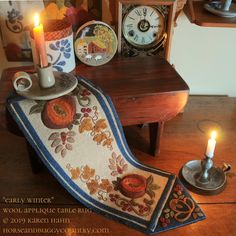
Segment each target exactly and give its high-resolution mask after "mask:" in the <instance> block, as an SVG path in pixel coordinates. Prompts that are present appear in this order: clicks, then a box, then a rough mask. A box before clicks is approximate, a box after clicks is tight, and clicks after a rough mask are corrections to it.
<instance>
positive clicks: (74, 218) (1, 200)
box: [0, 96, 236, 236]
mask: <svg viewBox="0 0 236 236" xmlns="http://www.w3.org/2000/svg"><path fill="white" fill-rule="evenodd" d="M213 128H214V129H217V130H218V139H217V146H216V151H215V157H214V162H215V165H217V166H222V163H223V162H226V163H230V164H231V165H232V168H233V170H232V173H231V175H230V176H229V177H228V179H227V180H228V183H227V186H226V189H225V190H224V191H223V192H222V193H220V194H218V195H215V196H202V195H198V194H196V193H192V196H193V197H194V199H195V200H196V202H197V203H199V205H200V207H201V208H202V210H203V211H204V212H205V214H206V217H207V218H206V219H205V220H203V221H201V222H197V223H194V224H191V225H188V226H184V227H181V228H177V229H175V230H171V231H167V232H164V233H161V235H163V236H164V235H165V236H168V235H175V236H179V235H181V236H185V235H186V236H187V235H191V236H194V235H204V236H211V235H212V236H213V235H214V236H217V235H227V236H231V235H232V236H233V235H236V223H235V221H236V176H235V175H234V173H235V168H236V98H227V97H203V96H196V97H195V96H193V97H190V99H189V102H188V104H187V107H186V108H185V111H184V113H183V114H181V115H178V116H177V117H176V118H174V119H173V120H171V121H169V122H167V123H166V127H165V130H164V134H163V138H162V143H161V153H160V156H159V157H157V158H154V157H152V156H150V155H148V154H147V152H148V149H149V144H148V129H147V127H144V128H142V129H140V128H138V127H126V128H125V134H126V137H127V140H128V143H129V146H130V148H131V150H132V152H133V153H134V154H135V156H136V157H137V158H138V159H139V160H140V161H141V162H143V163H146V164H148V165H152V166H155V167H157V168H160V169H163V170H166V171H170V172H173V173H175V174H178V172H179V170H180V169H181V167H182V166H183V165H184V163H185V162H187V161H189V160H194V159H201V158H203V155H204V151H205V148H206V144H207V139H208V137H209V131H210V130H212V129H213ZM34 197H35V198H37V201H40V199H38V198H43V200H44V201H48V203H47V202H44V203H28V204H25V203H24V204H21V203H14V202H13V201H15V202H19V201H20V198H22V200H24V201H27V198H28V200H31V201H33V200H34V199H33V198H34ZM14 198H16V199H14ZM41 200H42V199H41ZM6 208H8V209H9V210H10V211H13V212H12V213H4V211H3V210H5V211H6V210H7V209H6ZM52 208H53V209H54V210H55V213H49V214H47V215H45V214H44V213H45V212H44V213H43V212H41V213H40V212H39V211H40V210H41V211H43V209H52ZM24 209H28V211H30V210H29V209H31V212H29V213H26V212H25V213H24V212H23V213H22V212H21V211H23V210H24ZM36 210H37V212H36ZM63 210H64V213H62V211H63ZM75 211H76V212H75ZM0 212H1V213H0V230H1V231H0V235H5V234H6V235H8V234H7V232H8V233H9V232H11V234H9V235H23V234H24V233H25V232H22V231H21V233H18V234H14V228H20V229H22V228H31V229H32V228H34V229H37V228H38V229H42V228H45V229H49V230H50V229H51V230H52V228H54V230H60V229H61V231H55V232H59V234H57V235H76V234H73V232H72V231H71V232H70V231H68V229H69V228H77V235H88V234H89V235H109V236H110V235H112V236H120V235H124V234H125V235H143V234H142V233H140V232H138V231H135V230H133V229H131V228H128V227H126V226H124V225H122V224H120V223H117V222H114V221H112V220H109V219H106V218H105V217H103V216H99V215H97V214H94V213H91V212H88V211H86V208H84V207H83V206H81V205H80V204H79V203H78V202H77V201H76V200H75V199H74V198H73V197H71V196H70V194H69V193H67V191H66V190H64V189H63V188H62V187H61V185H60V184H59V183H58V182H57V181H56V180H55V178H54V177H53V176H52V175H51V174H50V173H49V172H48V171H47V169H46V168H45V169H43V170H42V171H41V172H40V173H38V174H33V173H32V171H31V167H30V163H29V159H28V154H27V148H26V143H25V140H24V138H22V137H18V136H15V135H12V134H10V133H9V132H7V131H6V130H0ZM37 219H38V220H39V219H41V222H39V221H38V222H36V221H37ZM42 219H44V221H43V220H42ZM48 221H49V222H48ZM65 229H67V231H66V230H65ZM4 230H5V231H4ZM7 230H8V231H7ZM9 230H10V231H9ZM63 230H64V231H63ZM4 232H5V234H4ZM28 235H42V234H39V233H34V234H33V233H31V234H28ZM44 235H56V233H55V234H49V233H48V234H44Z"/></svg>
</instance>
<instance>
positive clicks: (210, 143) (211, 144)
mask: <svg viewBox="0 0 236 236" xmlns="http://www.w3.org/2000/svg"><path fill="white" fill-rule="evenodd" d="M215 146H216V131H212V133H211V138H210V139H209V140H208V144H207V149H206V156H208V157H210V158H212V157H213V156H214V150H215Z"/></svg>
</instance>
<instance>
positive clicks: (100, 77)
mask: <svg viewBox="0 0 236 236" xmlns="http://www.w3.org/2000/svg"><path fill="white" fill-rule="evenodd" d="M18 70H24V71H29V72H30V71H31V72H32V70H33V68H32V67H22V68H11V69H7V70H5V71H4V72H3V75H2V79H1V82H0V114H1V119H0V121H1V122H0V123H1V124H0V125H1V126H3V124H4V123H5V124H6V122H5V121H4V119H5V120H6V116H5V115H4V114H5V100H6V97H7V95H8V94H9V91H11V90H12V84H11V77H12V75H13V74H14V73H15V72H16V71H18ZM76 74H77V75H80V76H82V77H85V78H87V79H89V80H90V81H92V82H93V83H94V84H95V85H97V86H99V87H100V88H101V89H102V90H103V91H104V92H105V93H106V94H108V95H109V96H110V97H111V99H112V101H113V103H114V106H115V108H116V111H117V113H118V115H119V118H120V120H121V123H122V125H123V126H128V125H135V124H144V123H149V124H150V149H151V152H152V154H154V155H157V154H158V153H159V151H160V137H161V134H162V131H163V127H164V123H165V122H166V121H168V120H170V119H172V118H173V117H175V116H176V115H177V114H178V113H179V112H180V111H181V110H182V109H183V107H184V106H185V104H186V102H187V99H188V93H189V88H188V85H187V84H186V83H185V82H184V81H183V79H182V78H181V77H180V75H179V74H178V73H177V72H176V71H175V70H174V68H173V67H172V66H171V65H170V64H169V63H168V62H167V61H166V60H164V59H160V58H159V57H145V58H114V59H113V60H112V61H110V62H109V63H107V64H106V65H103V66H99V67H90V66H86V65H79V66H78V67H77V68H76ZM10 128H12V123H11V124H10Z"/></svg>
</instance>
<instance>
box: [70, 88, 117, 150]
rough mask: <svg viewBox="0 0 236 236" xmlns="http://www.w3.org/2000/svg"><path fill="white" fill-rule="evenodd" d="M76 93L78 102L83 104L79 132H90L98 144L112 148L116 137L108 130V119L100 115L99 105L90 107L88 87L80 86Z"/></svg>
mask: <svg viewBox="0 0 236 236" xmlns="http://www.w3.org/2000/svg"><path fill="white" fill-rule="evenodd" d="M74 94H76V97H77V100H78V103H79V104H80V105H81V106H82V108H81V118H80V121H79V129H78V130H79V133H84V132H89V133H90V135H91V136H92V137H93V141H95V142H96V143H97V145H102V146H103V147H107V148H108V149H110V150H112V149H113V147H112V142H113V141H114V139H113V138H112V135H111V132H110V131H109V130H107V128H108V125H107V121H106V119H103V118H99V117H98V115H99V113H98V111H97V106H93V107H89V106H90V104H91V99H90V95H91V93H90V92H89V91H88V90H87V89H84V88H82V87H80V86H78V87H77V89H76V90H75V91H74Z"/></svg>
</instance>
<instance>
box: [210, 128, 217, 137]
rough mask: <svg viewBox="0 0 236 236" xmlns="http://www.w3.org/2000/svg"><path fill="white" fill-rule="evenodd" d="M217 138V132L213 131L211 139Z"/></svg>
mask: <svg viewBox="0 0 236 236" xmlns="http://www.w3.org/2000/svg"><path fill="white" fill-rule="evenodd" d="M216 136H217V133H216V131H215V130H214V131H212V132H211V139H216Z"/></svg>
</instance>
